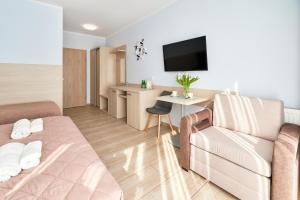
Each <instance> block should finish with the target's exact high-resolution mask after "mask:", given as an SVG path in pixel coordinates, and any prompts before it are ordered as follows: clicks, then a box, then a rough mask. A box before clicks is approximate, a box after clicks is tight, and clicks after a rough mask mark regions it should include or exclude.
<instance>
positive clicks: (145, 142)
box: [64, 106, 235, 200]
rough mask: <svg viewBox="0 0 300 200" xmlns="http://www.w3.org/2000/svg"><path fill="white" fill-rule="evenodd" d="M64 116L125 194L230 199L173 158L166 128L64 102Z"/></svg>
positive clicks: (142, 196) (163, 197)
mask: <svg viewBox="0 0 300 200" xmlns="http://www.w3.org/2000/svg"><path fill="white" fill-rule="evenodd" d="M64 115H67V116H70V117H71V118H72V120H73V121H74V122H75V124H76V125H77V126H78V128H79V129H80V130H81V132H82V133H83V135H84V136H85V138H86V139H87V140H88V141H89V143H90V144H91V145H92V147H93V148H94V149H95V151H96V152H97V154H98V155H99V157H100V158H101V160H102V161H103V162H104V164H105V165H106V166H107V168H108V170H109V171H110V172H111V174H112V175H113V176H114V177H115V179H116V180H117V181H118V183H119V184H120V186H121V188H122V189H123V191H124V197H125V199H126V200H128V199H144V200H146V199H151V200H152V199H164V200H165V199H180V200H184V199H193V200H196V199H235V198H234V197H233V196H232V195H230V194H228V193H227V192H225V191H224V190H222V189H220V188H219V187H217V186H215V185H214V184H211V183H209V182H208V181H207V180H205V179H204V178H203V177H201V176H199V175H198V174H196V173H194V172H192V171H190V172H186V171H184V170H182V169H181V167H180V166H179V164H178V155H179V151H178V150H177V149H176V148H174V147H173V146H172V145H171V144H170V143H169V138H170V134H171V131H170V129H169V127H166V126H162V128H161V139H160V140H159V141H158V140H157V139H156V134H157V129H156V128H155V127H154V128H150V129H149V131H148V133H147V134H145V132H143V131H138V130H136V129H134V128H132V127H130V126H128V125H127V124H126V121H125V119H118V120H117V119H115V118H113V117H111V116H109V115H108V114H107V113H106V112H103V111H100V110H99V109H97V108H95V107H92V106H84V107H77V108H69V109H65V110H64Z"/></svg>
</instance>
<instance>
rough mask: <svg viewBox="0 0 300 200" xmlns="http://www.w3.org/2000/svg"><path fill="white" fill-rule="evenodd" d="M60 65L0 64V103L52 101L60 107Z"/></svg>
mask: <svg viewBox="0 0 300 200" xmlns="http://www.w3.org/2000/svg"><path fill="white" fill-rule="evenodd" d="M62 95H63V72H62V66H61V65H36V64H4V63H1V64H0V105H5V104H13V103H26V102H34V101H47V100H50V101H54V102H55V103H56V104H57V105H59V107H60V108H61V109H62V99H63V96H62Z"/></svg>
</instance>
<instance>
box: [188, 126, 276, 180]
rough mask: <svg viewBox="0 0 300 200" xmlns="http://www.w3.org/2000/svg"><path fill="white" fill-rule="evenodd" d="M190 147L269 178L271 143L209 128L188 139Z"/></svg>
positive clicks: (271, 153) (229, 131) (249, 136)
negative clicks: (192, 146)
mask: <svg viewBox="0 0 300 200" xmlns="http://www.w3.org/2000/svg"><path fill="white" fill-rule="evenodd" d="M190 142H191V144H192V145H194V146H196V147H198V148H200V149H202V150H205V151H207V152H209V153H212V154H214V155H217V156H219V157H221V158H224V159H226V160H228V161H230V162H232V163H234V164H237V165H239V166H242V167H243V168H245V169H248V170H250V171H253V172H255V173H256V174H259V175H262V176H265V177H271V162H272V155H273V144H274V143H273V142H271V141H268V140H264V139H261V138H258V137H253V136H251V135H247V134H243V133H238V132H233V131H231V130H228V129H225V128H220V127H215V126H211V127H209V128H206V129H204V130H201V131H199V132H198V133H196V134H192V135H191V137H190Z"/></svg>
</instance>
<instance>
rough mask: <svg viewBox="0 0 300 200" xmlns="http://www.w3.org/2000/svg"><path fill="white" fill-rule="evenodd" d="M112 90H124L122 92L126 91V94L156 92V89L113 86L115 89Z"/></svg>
mask: <svg viewBox="0 0 300 200" xmlns="http://www.w3.org/2000/svg"><path fill="white" fill-rule="evenodd" d="M110 88H112V89H115V90H122V91H126V92H135V93H139V92H151V91H155V90H156V89H144V88H140V87H133V86H113V87H110Z"/></svg>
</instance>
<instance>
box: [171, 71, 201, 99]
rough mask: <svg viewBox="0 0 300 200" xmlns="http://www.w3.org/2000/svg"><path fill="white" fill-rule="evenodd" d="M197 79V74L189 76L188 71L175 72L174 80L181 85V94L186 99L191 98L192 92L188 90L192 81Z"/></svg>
mask: <svg viewBox="0 0 300 200" xmlns="http://www.w3.org/2000/svg"><path fill="white" fill-rule="evenodd" d="M198 80H199V77H197V76H191V75H189V74H188V73H183V74H177V76H176V82H177V83H178V84H180V85H181V86H182V87H183V90H184V93H183V96H184V97H185V98H186V99H189V98H193V93H191V92H190V86H191V84H192V83H194V82H196V81H198Z"/></svg>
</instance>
